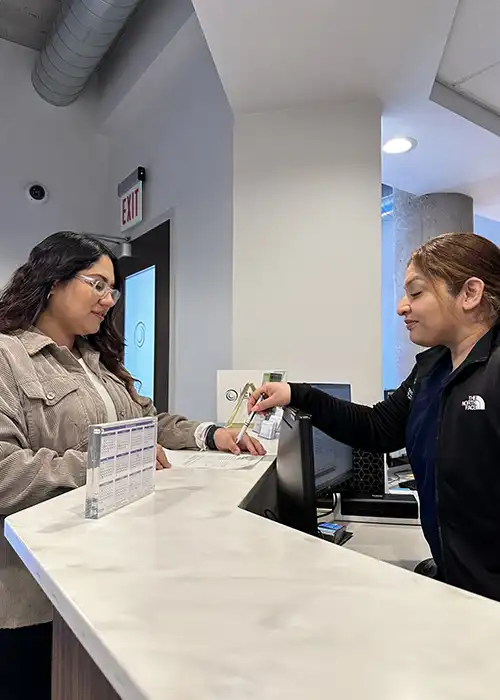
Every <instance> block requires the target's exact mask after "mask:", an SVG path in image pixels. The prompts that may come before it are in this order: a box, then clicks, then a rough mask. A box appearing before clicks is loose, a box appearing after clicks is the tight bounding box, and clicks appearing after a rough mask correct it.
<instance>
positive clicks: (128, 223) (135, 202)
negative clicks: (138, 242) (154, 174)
mask: <svg viewBox="0 0 500 700" xmlns="http://www.w3.org/2000/svg"><path fill="white" fill-rule="evenodd" d="M120 217H121V221H120V229H121V230H122V231H127V230H128V229H129V228H132V226H137V224H140V223H141V221H142V182H138V183H136V184H135V185H134V186H133V187H132V189H130V190H129V191H128V192H126V193H125V194H123V195H122V196H121V197H120Z"/></svg>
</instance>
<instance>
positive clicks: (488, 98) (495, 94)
mask: <svg viewBox="0 0 500 700" xmlns="http://www.w3.org/2000/svg"><path fill="white" fill-rule="evenodd" d="M460 92H461V93H462V94H463V95H466V96H467V97H471V98H472V99H474V100H476V101H477V102H480V103H481V104H483V105H484V106H485V107H489V108H490V109H492V110H493V111H494V112H497V114H500V65H497V66H495V67H494V68H490V69H489V70H487V71H485V72H484V73H481V74H480V75H477V76H476V77H475V78H471V79H470V80H467V81H466V82H465V83H462V85H460Z"/></svg>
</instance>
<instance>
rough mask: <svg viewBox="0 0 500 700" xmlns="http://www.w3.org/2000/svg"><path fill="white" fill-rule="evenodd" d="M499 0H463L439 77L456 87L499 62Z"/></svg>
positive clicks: (442, 61)
mask: <svg viewBox="0 0 500 700" xmlns="http://www.w3.org/2000/svg"><path fill="white" fill-rule="evenodd" d="M499 27H500V2H499V0H461V2H460V4H459V6H458V10H457V14H456V16H455V21H454V24H453V28H452V31H451V33H450V36H449V38H448V43H447V45H446V49H445V51H444V55H443V58H442V60H441V65H440V67H439V72H438V78H439V80H440V81H441V82H444V83H447V84H448V85H456V84H457V83H460V82H461V81H462V80H464V78H468V77H471V76H473V75H476V74H477V73H479V72H480V71H482V70H484V69H486V68H489V67H491V66H492V65H494V64H496V63H498V62H500V41H499V40H498V39H499Z"/></svg>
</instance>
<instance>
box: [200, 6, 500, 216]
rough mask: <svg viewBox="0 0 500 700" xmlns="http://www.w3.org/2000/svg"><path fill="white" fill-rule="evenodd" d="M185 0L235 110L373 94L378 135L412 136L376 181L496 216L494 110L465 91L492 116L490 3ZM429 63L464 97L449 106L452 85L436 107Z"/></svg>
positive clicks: (497, 129) (493, 17)
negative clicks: (412, 144)
mask: <svg viewBox="0 0 500 700" xmlns="http://www.w3.org/2000/svg"><path fill="white" fill-rule="evenodd" d="M193 5H194V7H195V10H196V12H197V14H198V17H199V19H200V23H201V26H202V28H203V31H204V33H205V36H206V39H207V42H208V45H209V47H210V50H211V52H212V55H213V57H214V61H215V63H216V65H217V68H218V70H219V73H220V75H221V79H222V82H223V84H224V87H225V89H226V92H227V94H228V97H229V100H230V102H231V104H232V106H233V108H234V109H235V111H256V110H263V109H272V108H279V107H282V106H291V105H297V104H303V103H305V102H314V101H324V100H333V99H348V98H350V97H363V96H376V97H378V98H379V99H380V100H381V101H382V103H383V106H384V119H383V137H384V139H388V138H391V137H392V136H397V135H409V136H413V137H415V138H417V139H418V141H419V146H418V148H417V149H416V150H415V151H413V152H411V153H409V154H406V155H402V156H386V155H384V156H383V169H382V177H383V181H384V182H387V183H389V184H391V185H394V186H396V187H399V188H402V189H406V190H408V191H410V192H414V193H418V194H422V193H425V192H432V191H463V192H465V193H467V194H470V195H472V196H473V197H474V198H475V205H476V211H477V213H480V214H483V215H485V216H490V217H491V218H496V219H498V220H500V138H499V135H500V118H499V117H498V115H497V114H496V113H492V112H491V111H490V110H482V112H481V110H480V108H477V107H476V105H475V104H473V103H471V102H470V99H469V95H473V97H474V101H481V102H482V103H483V104H485V105H487V106H493V107H494V108H495V109H498V112H499V113H500V89H499V88H500V82H499V81H500V0H377V1H376V2H374V0H349V1H348V2H346V1H345V0H307V1H306V0H238V2H234V0H193ZM486 67H488V70H486V71H485V70H484V69H485V68H486ZM438 71H439V81H440V82H444V83H445V84H446V85H449V86H450V87H452V88H453V90H455V89H458V90H460V91H461V92H460V95H461V94H462V93H464V95H465V96H466V97H467V99H466V100H465V101H464V98H463V97H462V98H461V99H462V101H463V102H462V103H461V104H459V105H458V106H456V105H454V104H453V105H451V104H450V99H449V98H450V95H451V97H452V98H453V97H455V96H457V95H456V93H455V92H452V93H450V94H448V95H447V98H448V99H447V100H446V103H447V104H446V106H447V107H448V108H447V109H445V108H443V106H440V105H439V104H436V102H437V103H441V104H444V102H445V100H444V99H442V95H441V93H440V92H439V91H437V90H434V92H432V90H433V85H434V83H435V80H436V78H437V76H438ZM465 79H466V80H465ZM437 87H440V85H437ZM431 92H432V100H433V101H431V99H430V96H431ZM460 95H458V96H457V97H458V98H459V97H460ZM464 102H465V103H466V104H465V105H464ZM477 110H479V112H478V111H477ZM463 114H466V116H467V117H468V118H467V119H466V118H464V116H461V115H463ZM471 120H472V121H476V122H477V123H481V124H482V125H483V127H484V126H486V128H482V127H481V126H478V125H477V124H476V123H472V121H471Z"/></svg>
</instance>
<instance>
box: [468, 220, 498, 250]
mask: <svg viewBox="0 0 500 700" xmlns="http://www.w3.org/2000/svg"><path fill="white" fill-rule="evenodd" d="M474 233H478V234H479V235H480V236H483V237H484V238H488V239H489V240H490V241H493V243H494V244H495V245H500V221H494V220H493V219H487V218H486V217H485V216H478V215H476V216H474Z"/></svg>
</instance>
